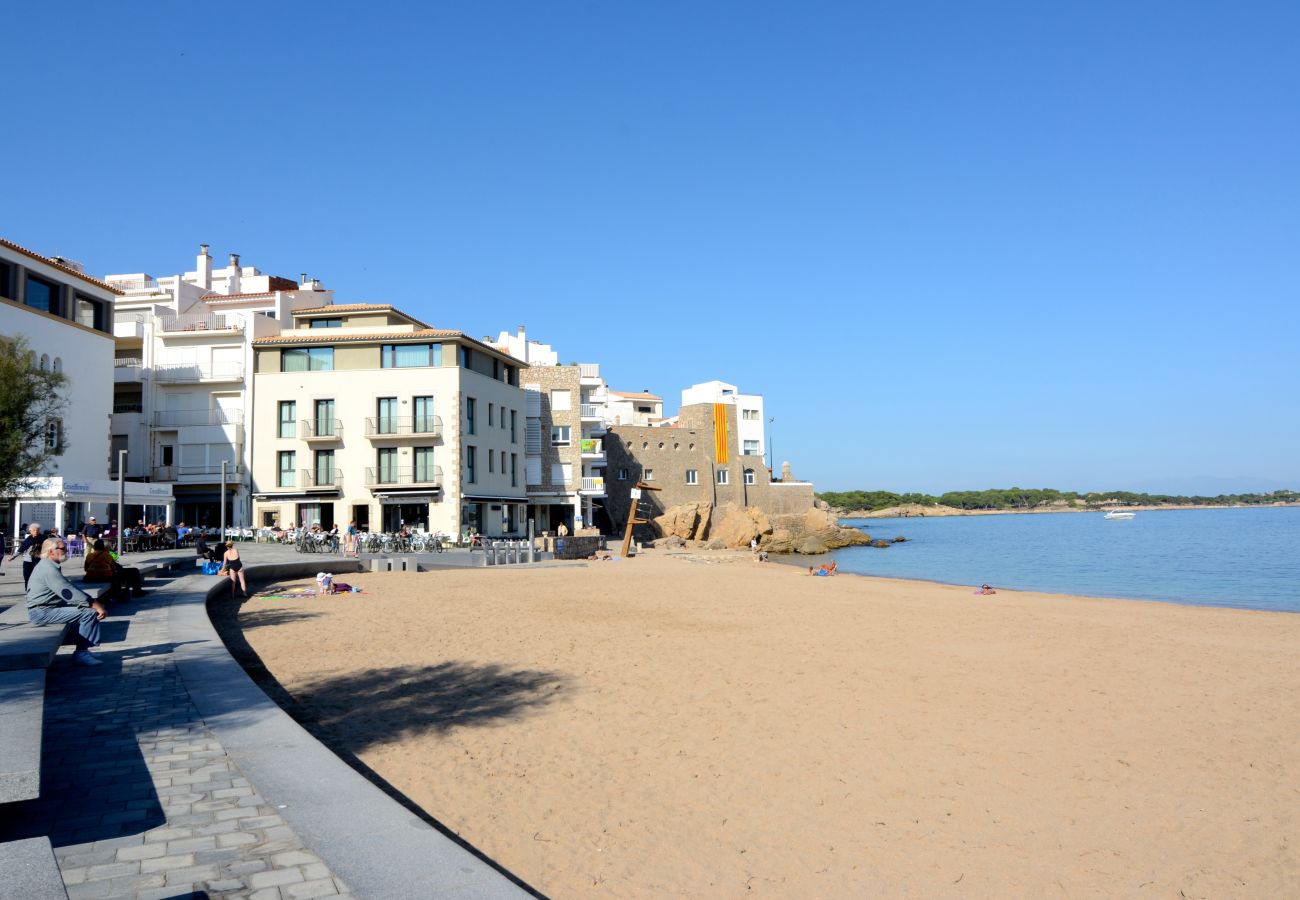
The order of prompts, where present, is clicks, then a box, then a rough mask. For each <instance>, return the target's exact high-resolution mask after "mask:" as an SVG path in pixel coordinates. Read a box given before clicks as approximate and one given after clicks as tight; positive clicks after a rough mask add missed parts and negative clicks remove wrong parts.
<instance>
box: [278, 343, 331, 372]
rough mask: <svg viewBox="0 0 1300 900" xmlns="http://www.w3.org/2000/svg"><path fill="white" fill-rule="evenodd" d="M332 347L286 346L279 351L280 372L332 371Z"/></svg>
mask: <svg viewBox="0 0 1300 900" xmlns="http://www.w3.org/2000/svg"><path fill="white" fill-rule="evenodd" d="M333 370H334V348H333V347H286V348H285V349H284V350H283V351H281V353H280V371H281V372H332V371H333Z"/></svg>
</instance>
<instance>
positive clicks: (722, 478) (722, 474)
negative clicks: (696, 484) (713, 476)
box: [718, 469, 731, 484]
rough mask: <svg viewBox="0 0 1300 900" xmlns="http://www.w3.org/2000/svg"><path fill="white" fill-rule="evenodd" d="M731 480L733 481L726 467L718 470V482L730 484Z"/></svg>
mask: <svg viewBox="0 0 1300 900" xmlns="http://www.w3.org/2000/svg"><path fill="white" fill-rule="evenodd" d="M730 482H731V477H730V476H729V475H728V474H727V470H726V469H719V470H718V484H729V483H730Z"/></svg>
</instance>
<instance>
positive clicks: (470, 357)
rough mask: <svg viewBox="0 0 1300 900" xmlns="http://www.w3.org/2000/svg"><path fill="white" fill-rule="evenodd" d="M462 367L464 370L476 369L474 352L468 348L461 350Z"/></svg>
mask: <svg viewBox="0 0 1300 900" xmlns="http://www.w3.org/2000/svg"><path fill="white" fill-rule="evenodd" d="M460 367H461V368H462V369H472V368H474V351H473V350H471V349H469V348H468V347H461V348H460Z"/></svg>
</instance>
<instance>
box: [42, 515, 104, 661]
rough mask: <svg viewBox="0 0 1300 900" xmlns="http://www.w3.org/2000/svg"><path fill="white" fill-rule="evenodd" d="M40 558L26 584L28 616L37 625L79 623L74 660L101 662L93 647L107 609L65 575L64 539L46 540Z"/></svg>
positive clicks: (96, 642)
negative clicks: (92, 651)
mask: <svg viewBox="0 0 1300 900" xmlns="http://www.w3.org/2000/svg"><path fill="white" fill-rule="evenodd" d="M41 557H42V558H41V561H40V562H38V563H37V564H36V568H34V569H33V570H32V577H31V581H30V582H29V583H28V585H27V618H29V619H31V620H32V622H34V623H36V624H37V625H54V624H59V623H62V622H76V623H77V631H76V635H75V638H76V642H77V651H76V652H75V653H73V654H72V662H73V663H74V664H75V665H78V666H98V665H101V662H100V660H99V657H97V656H95V654H93V653H91V652H90V648H91V647H94V646H95V645H97V644H98V643H99V623H100V622H102V621H103V620H104V617H105V616H106V615H108V612H107V610H105V609H104V605H103V604H102V603H100V602H99V601H98V600H91V599H90V597H89V596H87V595H86V593H85V592H84V591H81V590H80V589H78V588H77V586H76V585H74V584H73V583H72V582H71V581H68V579H67V576H65V575H64V574H63V562H64V560H66V559H67V558H68V545H67V542H66V541H64V540H63V538H49V539H47V540H46V541H45V543H44V544H43V545H42V546H41Z"/></svg>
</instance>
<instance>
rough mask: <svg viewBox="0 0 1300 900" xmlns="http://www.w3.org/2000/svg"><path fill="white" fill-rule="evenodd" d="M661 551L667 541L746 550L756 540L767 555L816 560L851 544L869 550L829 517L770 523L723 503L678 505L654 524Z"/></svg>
mask: <svg viewBox="0 0 1300 900" xmlns="http://www.w3.org/2000/svg"><path fill="white" fill-rule="evenodd" d="M654 525H655V527H656V528H657V529H658V533H659V534H660V535H662V538H663V546H665V547H668V546H675V545H674V544H670V543H669V541H670V540H671V541H682V542H683V543H687V542H689V543H690V544H691V545H697V544H703V545H704V546H705V547H707V548H709V549H721V548H724V547H730V548H733V549H737V550H739V549H748V548H749V543H750V541H752V540H753V539H755V538H757V539H758V542H759V546H760V547H762V548H763V549H764V550H767V551H768V552H770V553H802V554H806V555H810V556H816V555H819V554H822V553H826V552H828V551H830V550H835V549H837V548H839V547H849V546H853V545H855V544H870V543H871V536H870V535H867V534H864V533H863V532H862V531H861V530H859V529H857V528H848V527H845V526H842V525H840V524H839V520H838V518H837V517H836V515H835V513H834V511H832V510H830V509H818V508H811V509H808V510H806V511H805V512H802V513H796V514H792V515H784V516H771V517H769V516H768V515H767V514H766V513H764V512H763V511H762V510H761V509H758V508H756V507H740V506H736V505H735V504H734V503H727V504H724V505H723V506H720V507H718V508H716V509H715V508H714V507H713V504H711V503H683V504H681V505H680V506H674V507H671V508H669V509H667V510H665V511H664V513H663V515H660V516H656V517H655V518H654Z"/></svg>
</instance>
